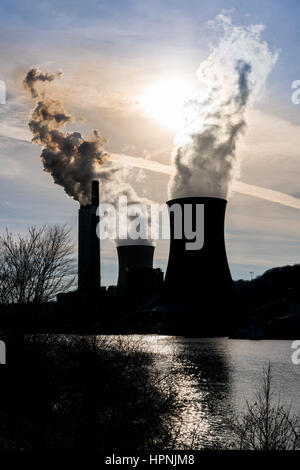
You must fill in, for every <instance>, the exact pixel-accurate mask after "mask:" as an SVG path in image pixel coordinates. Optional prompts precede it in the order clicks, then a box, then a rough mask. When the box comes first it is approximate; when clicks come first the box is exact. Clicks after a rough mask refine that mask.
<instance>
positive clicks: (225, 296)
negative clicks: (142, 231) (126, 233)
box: [61, 181, 235, 336]
mask: <svg viewBox="0 0 300 470" xmlns="http://www.w3.org/2000/svg"><path fill="white" fill-rule="evenodd" d="M91 189H92V190H91V204H88V205H81V206H80V209H79V220H78V225H79V227H78V235H79V237H78V290H77V291H76V292H74V293H70V297H69V299H70V300H71V301H72V302H73V303H74V301H75V302H77V300H76V299H86V298H88V299H89V301H90V302H92V303H90V305H94V307H93V310H94V311H95V312H96V316H97V315H100V316H101V317H103V316H106V321H107V322H108V323H109V324H110V325H111V322H112V321H114V322H116V323H118V324H121V325H122V326H124V323H126V322H128V324H130V325H131V328H134V326H135V325H137V324H140V325H142V327H143V326H145V325H149V324H151V322H152V325H153V324H154V323H156V324H157V323H159V324H165V325H167V327H166V328H167V329H168V328H169V330H170V331H174V332H175V333H176V334H196V335H202V336H206V335H223V334H227V330H228V328H229V327H230V315H234V312H235V294H234V286H233V282H232V278H231V274H230V270H229V267H228V262H227V256H226V250H225V241H224V222H225V211H226V204H227V201H226V200H225V199H221V198H215V197H184V198H178V199H172V200H170V201H168V202H167V205H168V209H169V217H170V252H169V259H168V265H167V270H166V275H165V280H163V273H162V271H161V269H154V268H153V257H154V246H153V245H151V244H149V243H148V242H147V241H145V240H144V241H142V240H139V242H138V243H136V244H133V242H132V241H131V242H130V243H129V244H122V245H119V246H117V248H116V250H117V255H118V269H119V272H118V282H117V285H116V286H109V287H108V288H106V287H104V286H103V287H101V279H100V240H99V238H98V236H97V232H96V228H97V224H98V222H99V217H98V216H97V208H98V205H99V183H98V181H93V182H92V188H91ZM199 207H201V210H202V212H201V211H199ZM200 213H201V217H200V219H199V214H200ZM187 228H188V229H189V230H187ZM199 229H200V232H201V233H199ZM193 236H194V239H193V238H192V237H193ZM199 237H200V244H199V240H197V238H199ZM78 296H79V297H78ZM61 298H62V299H66V298H68V295H67V294H66V295H65V296H63V297H61ZM97 312H98V314H97ZM229 312H230V313H229ZM113 319H114V320H113ZM169 330H167V331H169Z"/></svg>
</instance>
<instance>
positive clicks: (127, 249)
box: [117, 245, 154, 290]
mask: <svg viewBox="0 0 300 470" xmlns="http://www.w3.org/2000/svg"><path fill="white" fill-rule="evenodd" d="M117 251H118V260H119V276H118V288H119V289H121V290H122V289H125V288H126V278H127V273H128V272H129V271H130V270H133V269H140V268H153V254H154V246H152V245H121V246H118V247H117Z"/></svg>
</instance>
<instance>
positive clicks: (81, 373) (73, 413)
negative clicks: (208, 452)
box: [0, 335, 179, 452]
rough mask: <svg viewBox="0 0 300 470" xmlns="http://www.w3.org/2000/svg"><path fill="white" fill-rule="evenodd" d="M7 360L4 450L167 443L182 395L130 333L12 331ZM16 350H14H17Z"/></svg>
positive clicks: (0, 442) (1, 429)
mask: <svg viewBox="0 0 300 470" xmlns="http://www.w3.org/2000/svg"><path fill="white" fill-rule="evenodd" d="M6 342H7V349H8V360H9V361H10V362H9V366H8V365H7V366H1V367H0V380H1V387H0V450H6V449H7V450H20V449H24V450H32V449H46V450H52V449H63V450H80V449H91V450H96V451H97V450H98V451H105V450H108V449H109V450H114V451H119V452H122V451H124V452H125V451H128V450H129V449H132V450H134V451H138V450H145V449H148V448H151V449H154V448H164V447H165V446H166V445H167V443H168V442H169V441H170V436H171V433H172V426H173V419H174V417H175V415H176V414H177V413H178V406H179V405H178V404H177V398H176V396H175V394H174V392H173V391H172V386H171V383H170V381H169V380H168V379H167V378H164V380H162V378H161V376H159V374H158V373H157V372H156V369H155V367H154V366H153V357H152V355H151V354H150V353H149V352H147V351H146V350H143V348H141V344H135V343H134V342H133V340H131V339H130V340H129V339H128V338H122V339H120V338H116V337H115V338H114V339H110V338H108V337H106V338H104V337H82V336H81V337H78V336H76V337H75V336H69V337H66V336H52V335H51V336H50V335H48V336H46V335H45V336H38V337H37V336H33V335H31V336H25V337H24V336H23V337H22V336H10V337H8V338H7V339H6ZM10 351H11V352H12V353H11V354H10V355H9V353H10Z"/></svg>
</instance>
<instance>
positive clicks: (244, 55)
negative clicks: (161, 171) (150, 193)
mask: <svg viewBox="0 0 300 470" xmlns="http://www.w3.org/2000/svg"><path fill="white" fill-rule="evenodd" d="M210 23H211V25H213V26H214V27H216V28H222V34H223V38H222V40H221V41H220V43H219V45H218V46H217V47H215V48H214V49H213V50H212V52H211V54H210V55H209V57H208V58H207V59H206V60H205V61H203V62H202V63H201V64H200V67H199V69H198V72H197V76H198V79H199V82H200V83H199V85H200V87H201V91H200V92H199V93H198V94H197V95H196V96H193V97H192V98H190V99H189V100H187V101H186V103H185V105H184V110H183V124H182V127H181V130H180V132H178V133H177V135H176V138H175V146H174V151H173V155H172V162H173V169H174V174H173V176H172V178H171V180H170V183H169V194H170V197H171V198H176V197H188V196H208V197H220V198H224V199H227V197H228V193H229V191H230V188H231V184H232V181H233V179H234V178H235V177H236V176H237V173H238V169H239V168H238V167H239V162H238V159H237V152H236V145H237V142H238V139H239V137H240V136H241V134H242V133H243V131H244V129H245V126H246V111H247V108H248V107H249V106H251V105H252V104H253V103H254V102H255V101H256V100H257V99H258V98H259V97H260V96H261V95H262V92H263V90H264V86H265V82H266V78H267V76H268V74H269V72H270V71H271V69H272V67H273V65H274V64H275V62H276V60H277V54H272V53H271V52H270V50H269V47H268V44H267V43H266V42H264V41H262V40H261V38H260V34H261V31H262V30H263V26H262V25H251V26H249V27H248V28H244V27H237V26H234V25H232V23H231V20H230V18H228V17H225V16H224V15H219V16H218V17H217V19H216V21H214V22H210Z"/></svg>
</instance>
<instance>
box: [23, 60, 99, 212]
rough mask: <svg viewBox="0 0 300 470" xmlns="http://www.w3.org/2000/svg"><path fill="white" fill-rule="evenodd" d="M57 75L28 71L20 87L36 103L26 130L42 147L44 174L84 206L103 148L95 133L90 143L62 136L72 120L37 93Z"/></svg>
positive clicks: (76, 135) (76, 136)
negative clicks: (22, 85)
mask: <svg viewBox="0 0 300 470" xmlns="http://www.w3.org/2000/svg"><path fill="white" fill-rule="evenodd" d="M61 74H62V73H61V72H58V73H57V74H49V73H42V72H40V71H39V70H38V69H36V68H32V69H31V70H29V71H28V73H27V75H26V77H25V79H24V81H23V84H24V87H25V89H27V90H28V91H29V92H30V94H31V97H32V99H34V100H35V102H36V107H35V109H34V111H33V113H32V116H31V119H30V121H29V128H30V130H31V132H32V134H33V139H32V141H33V142H34V143H37V144H41V145H42V146H43V150H42V153H41V160H42V162H43V165H44V170H45V171H46V172H48V173H50V174H51V175H52V177H53V180H54V182H55V183H56V184H59V185H60V186H62V187H63V188H64V190H65V191H66V193H67V194H68V195H69V196H72V197H73V198H74V199H75V200H77V201H79V202H80V203H81V204H87V203H89V202H90V184H91V181H92V180H93V179H94V178H95V175H96V173H97V171H98V167H99V165H101V164H102V163H104V162H105V161H106V160H107V157H108V154H107V152H106V151H105V150H104V148H103V145H104V143H105V140H104V139H103V138H102V137H101V135H100V133H99V132H98V131H97V130H94V131H93V132H92V134H91V138H90V140H85V139H84V138H83V137H82V136H81V134H80V133H79V132H72V133H67V132H64V131H63V130H62V128H63V127H64V126H65V124H67V123H68V122H71V121H72V117H71V116H70V115H67V114H66V112H65V110H64V108H63V106H62V104H61V103H60V101H59V100H57V99H54V98H52V97H50V96H49V95H47V93H45V92H40V91H39V85H40V84H41V83H43V82H52V81H53V80H55V79H56V78H58V77H60V76H61Z"/></svg>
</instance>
